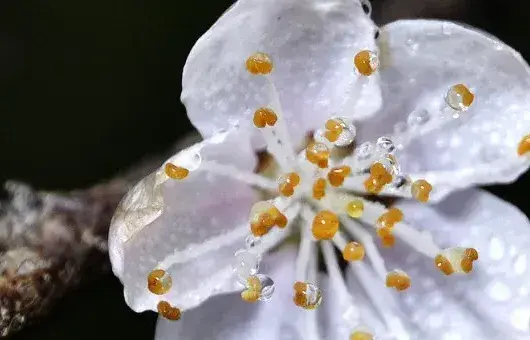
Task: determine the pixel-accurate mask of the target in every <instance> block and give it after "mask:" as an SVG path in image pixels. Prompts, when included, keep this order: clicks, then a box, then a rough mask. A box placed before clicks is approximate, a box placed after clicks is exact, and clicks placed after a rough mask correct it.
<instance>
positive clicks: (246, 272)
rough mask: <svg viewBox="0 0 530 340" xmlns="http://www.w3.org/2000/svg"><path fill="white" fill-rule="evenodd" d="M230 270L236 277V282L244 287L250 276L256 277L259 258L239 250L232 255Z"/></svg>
mask: <svg viewBox="0 0 530 340" xmlns="http://www.w3.org/2000/svg"><path fill="white" fill-rule="evenodd" d="M234 257H235V259H234V263H233V264H232V270H233V271H234V273H235V274H236V276H237V280H238V281H239V282H240V283H241V284H243V285H245V284H246V282H247V279H248V278H249V277H250V276H253V275H256V273H257V272H258V270H259V263H260V260H261V257H260V256H259V255H258V254H255V253H253V252H251V251H248V250H246V249H239V250H238V251H237V252H236V253H235V254H234Z"/></svg>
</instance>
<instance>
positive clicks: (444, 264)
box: [434, 247, 478, 275]
mask: <svg viewBox="0 0 530 340" xmlns="http://www.w3.org/2000/svg"><path fill="white" fill-rule="evenodd" d="M476 260H478V252H477V250H476V249H474V248H462V247H453V248H448V249H444V250H443V251H442V252H441V253H439V254H438V255H436V257H435V258H434V263H435V264H436V267H438V269H440V271H441V272H442V273H444V274H445V275H452V274H454V273H461V274H462V273H463V274H467V273H469V272H471V271H472V270H473V262H474V261H476Z"/></svg>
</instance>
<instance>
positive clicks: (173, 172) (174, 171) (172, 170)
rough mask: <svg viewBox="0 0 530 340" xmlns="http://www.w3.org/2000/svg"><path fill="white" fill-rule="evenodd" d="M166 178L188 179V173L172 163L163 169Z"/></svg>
mask: <svg viewBox="0 0 530 340" xmlns="http://www.w3.org/2000/svg"><path fill="white" fill-rule="evenodd" d="M164 170H165V172H166V175H167V177H169V178H171V179H184V178H186V177H188V175H189V173H190V171H189V170H188V169H186V168H183V167H181V166H177V165H175V164H172V163H167V164H166V166H165V168H164Z"/></svg>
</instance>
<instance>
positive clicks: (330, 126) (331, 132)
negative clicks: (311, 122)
mask: <svg viewBox="0 0 530 340" xmlns="http://www.w3.org/2000/svg"><path fill="white" fill-rule="evenodd" d="M343 130H344V127H343V126H342V124H341V122H339V121H338V120H336V119H329V120H328V121H327V122H326V132H325V133H324V137H326V138H327V140H329V141H330V142H332V143H333V142H336V141H337V140H338V139H339V137H340V135H341V133H342V131H343Z"/></svg>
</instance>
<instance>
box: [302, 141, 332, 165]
mask: <svg viewBox="0 0 530 340" xmlns="http://www.w3.org/2000/svg"><path fill="white" fill-rule="evenodd" d="M329 154H330V151H329V149H328V147H327V146H326V145H325V144H323V143H315V142H312V143H310V144H309V145H308V146H307V148H306V149H305V156H306V159H307V160H308V161H309V162H310V163H312V164H315V165H316V166H318V167H319V168H321V169H325V168H327V167H328V161H329Z"/></svg>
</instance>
